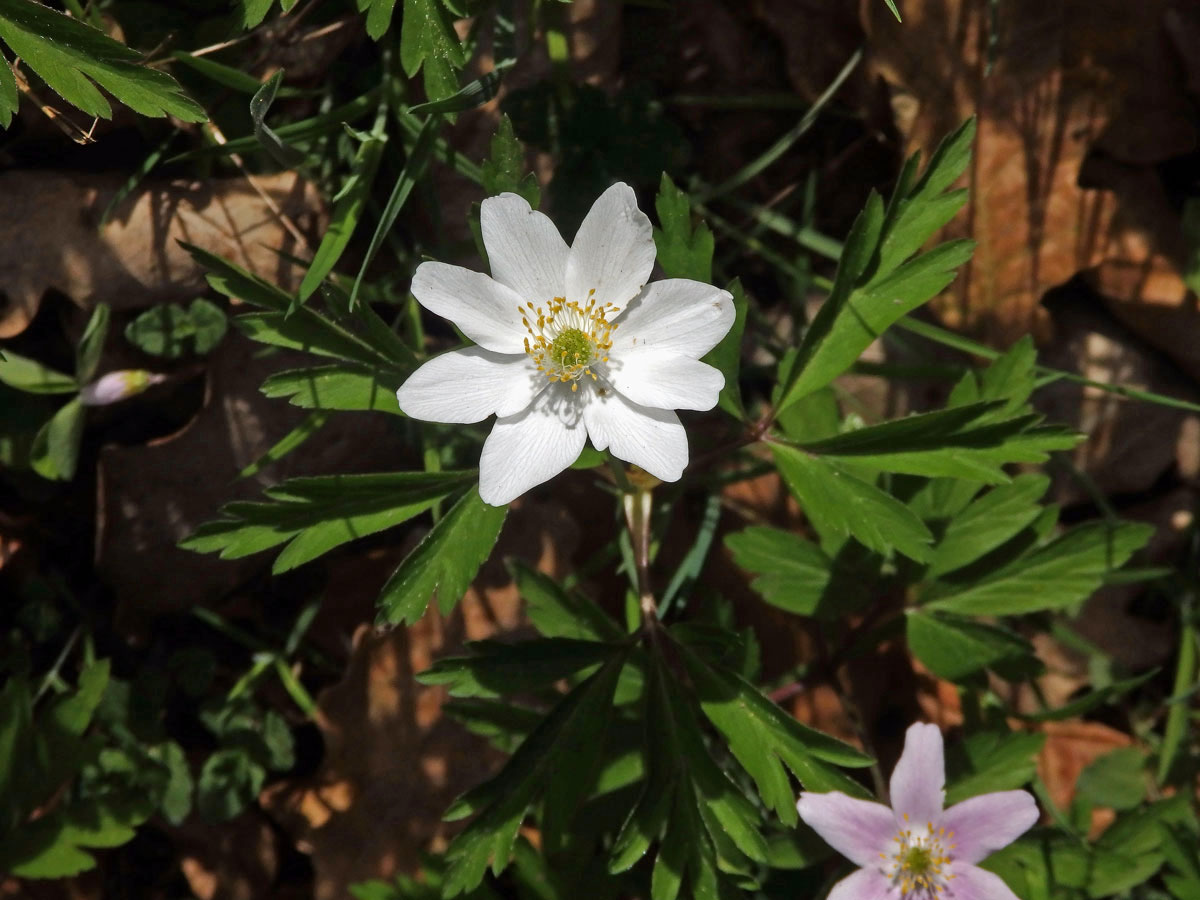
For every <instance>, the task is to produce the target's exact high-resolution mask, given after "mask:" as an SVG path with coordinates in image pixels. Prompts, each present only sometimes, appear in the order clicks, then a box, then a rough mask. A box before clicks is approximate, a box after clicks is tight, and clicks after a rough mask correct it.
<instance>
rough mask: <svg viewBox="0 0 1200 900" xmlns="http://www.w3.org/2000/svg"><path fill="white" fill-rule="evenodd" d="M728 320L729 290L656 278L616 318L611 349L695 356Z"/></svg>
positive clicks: (716, 339) (712, 343)
mask: <svg viewBox="0 0 1200 900" xmlns="http://www.w3.org/2000/svg"><path fill="white" fill-rule="evenodd" d="M733 320H734V309H733V295H732V294H730V293H729V292H728V291H723V290H721V289H720V288H715V287H713V286H712V285H710V284H704V283H703V282H701V281H690V280H689V279H687V278H668V279H666V280H664V281H655V282H654V283H653V284H648V285H646V289H645V290H644V291H642V293H641V294H640V295H638V297H637V299H635V300H634V301H633V302H632V303H630V304H629V306H628V307H627V308H626V310H625V312H624V313H623V314H622V315H621V317H620V318H619V319H617V328H616V330H615V331H614V332H613V349H612V352H613V353H618V354H625V353H629V352H631V351H640V350H642V349H643V348H645V349H649V350H667V351H670V352H672V353H678V354H680V355H682V356H690V357H691V358H692V359H699V358H700V357H701V356H703V355H704V354H705V353H707V352H708V351H709V350H711V349H712V348H713V347H715V346H716V345H717V343H718V342H719V341H720V340H721V338H723V337H725V335H726V334H728V333H729V329H730V328H732V327H733ZM610 355H611V354H610Z"/></svg>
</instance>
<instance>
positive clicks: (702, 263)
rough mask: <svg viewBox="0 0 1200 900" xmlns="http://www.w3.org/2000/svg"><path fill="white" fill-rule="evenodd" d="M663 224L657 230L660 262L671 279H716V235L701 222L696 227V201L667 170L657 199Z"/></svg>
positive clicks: (655, 204)
mask: <svg viewBox="0 0 1200 900" xmlns="http://www.w3.org/2000/svg"><path fill="white" fill-rule="evenodd" d="M654 208H655V209H656V210H657V211H658V221H659V223H660V227H658V228H655V229H654V246H655V248H656V250H657V251H658V263H659V265H661V266H662V269H663V272H664V273H666V276H667V277H668V278H690V279H692V280H693V281H702V282H704V283H705V284H710V283H711V282H712V260H713V234H712V232H711V231H710V230H709V228H708V226H707V225H705V224H704V223H703V222H699V223H697V224H696V226H695V227H694V228H693V227H692V202H691V200H689V199H688V195H687V194H685V193H684V192H683V191H681V190H680V189H679V188H677V187H676V186H675V182H673V181H672V180H671V178H670V176H668V175H667V173H666V172H663V175H662V181H661V182H660V183H659V188H658V196H657V197H656V198H655V200H654Z"/></svg>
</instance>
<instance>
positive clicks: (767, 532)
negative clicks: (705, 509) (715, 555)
mask: <svg viewBox="0 0 1200 900" xmlns="http://www.w3.org/2000/svg"><path fill="white" fill-rule="evenodd" d="M725 546H726V547H728V548H729V549H730V550H731V551H732V552H733V559H734V562H736V563H737V564H738V565H739V566H741V567H742V568H743V569H746V570H748V571H750V572H754V573H755V574H756V575H757V577H756V578H755V579H754V580H753V581H752V582H750V585H751V587H753V588H754V589H755V590H756V591H758V593H759V594H761V595H762V598H763V599H764V600H766V601H767V602H768V603H770V604H771V605H772V606H777V607H779V608H780V609H783V610H787V611H788V612H791V613H795V614H796V615H800V616H815V617H817V618H819V619H836V618H839V617H841V616H844V615H846V614H847V613H849V612H853V611H854V610H856V609H858V608H860V607H862V606H863V605H864V604H865V603H868V602H870V601H871V600H873V599H875V595H874V593H873V592H872V591H871V590H870V583H869V581H868V580H867V579H865V578H863V570H864V567H863V566H862V564H861V560H859V559H853V560H852V559H845V560H843V559H842V556H843V554H839V555H838V559H837V560H834V559H830V557H829V556H828V555H827V554H826V553H825V551H823V550H822V549H821V548H820V547H818V546H817V545H816V544H814V543H812V542H811V541H806V540H805V539H804V538H802V537H800V536H799V535H796V534H792V533H791V532H789V531H782V530H780V529H778V528H769V527H765V526H757V525H756V526H752V527H750V528H747V529H745V530H744V531H740V532H737V533H736V534H731V535H729V536H728V537H726V538H725Z"/></svg>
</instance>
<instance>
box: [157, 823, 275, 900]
mask: <svg viewBox="0 0 1200 900" xmlns="http://www.w3.org/2000/svg"><path fill="white" fill-rule="evenodd" d="M172 837H173V838H174V841H175V846H176V848H177V850H178V852H179V867H180V869H181V870H182V872H183V876H184V878H186V879H187V882H188V887H190V888H191V890H192V893H193V894H195V895H196V897H197V898H198V900H260V898H263V897H267V896H269V895H270V888H271V885H272V882H273V881H274V880H275V876H276V872H277V870H278V868H279V848H278V847H277V846H276V841H277V837H276V834H275V832H274V831H273V830H272V829H271V825H270V823H269V822H267V821H266V820H265V818H264V816H263V815H262V813H261V812H260V811H257V810H249V811H247V812H244V813H242V815H240V816H238V817H237V818H236V819H233V820H232V821H230V822H221V823H207V822H199V821H189V822H187V823H186V824H184V825H181V826H179V827H178V828H173V829H172Z"/></svg>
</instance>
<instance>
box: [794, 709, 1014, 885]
mask: <svg viewBox="0 0 1200 900" xmlns="http://www.w3.org/2000/svg"><path fill="white" fill-rule="evenodd" d="M945 783H946V772H945V765H944V763H943V756H942V733H941V732H940V731H939V730H938V728H937V726H936V725H921V724H916V725H913V726H911V727H910V728H909V729H908V733H907V734H906V735H905V737H904V752H903V753H902V754H901V755H900V761H899V762H898V763H896V768H895V769H894V770H893V771H892V781H891V795H892V807H891V808H890V809H889V808H888V807H886V806H884V805H883V804H882V803H872V802H870V801H868V800H857V799H855V798H853V797H849V796H847V795H846V794H843V793H841V792H840V791H834V792H832V793H828V794H814V793H811V792H808V791H805V792H804V793H802V794H801V795H800V802H799V803H798V804H797V807H798V809H799V810H800V818H802V819H803V820H804V821H805V822H807V823H808V825H809V826H810V827H811V828H812V829H813V830H814V831H816V832H817V834H819V835H820V836H821V837H822V838H824V839H825V841H826V843H828V844H829V845H830V846H831V847H833V848H834V849H835V850H837V851H838V852H839V853H841V854H842V855H843V856H845V857H846V858H847V859H849V860H850V861H851V862H853V863H855V864H856V865H858V866H859V867H860V868H859V869H858V871H856V872H853V873H852V874H850V875H848V876H847V877H845V878H843V879H842V880H841V881H839V882H838V883H837V884H836V885H834V887H833V890H832V891H830V892H829V900H934V898H936V900H1017V897H1016V895H1015V894H1014V893H1013V892H1012V891H1011V890H1009V888H1008V886H1007V885H1006V884H1005V883H1004V882H1003V881H1002V880H1001V879H1000V878H999V877H998V876H997V875H995V874H993V873H991V872H988V871H986V870H984V869H981V868H979V867H978V866H976V865H975V864H976V863H978V862H980V861H982V860H983V859H984V857H986V856H988V855H989V854H990V853H993V852H995V851H996V850H999V849H1000V848H1001V847H1004V846H1007V845H1008V844H1011V843H1012V842H1013V841H1014V840H1016V839H1017V838H1018V837H1020V835H1021V834H1023V833H1024V832H1025V831H1026V830H1028V829H1029V828H1030V826H1032V825H1033V823H1034V822H1036V821H1037V818H1038V810H1037V804H1036V802H1035V801H1034V799H1033V797H1032V796H1031V795H1030V794H1029V793H1028V792H1026V791H998V792H996V793H992V794H980V795H979V796H978V797H972V798H970V799H969V800H964V801H962V802H961V803H956V804H954V806H951V807H950V808H949V809H942V804H943V803H944V801H945V795H946V792H945V789H944V788H945Z"/></svg>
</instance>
